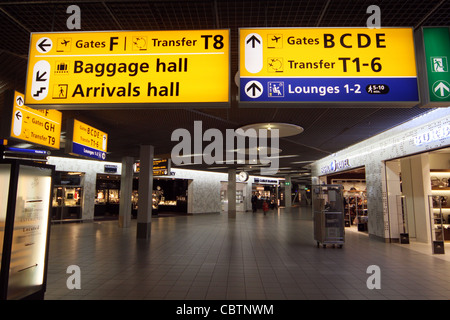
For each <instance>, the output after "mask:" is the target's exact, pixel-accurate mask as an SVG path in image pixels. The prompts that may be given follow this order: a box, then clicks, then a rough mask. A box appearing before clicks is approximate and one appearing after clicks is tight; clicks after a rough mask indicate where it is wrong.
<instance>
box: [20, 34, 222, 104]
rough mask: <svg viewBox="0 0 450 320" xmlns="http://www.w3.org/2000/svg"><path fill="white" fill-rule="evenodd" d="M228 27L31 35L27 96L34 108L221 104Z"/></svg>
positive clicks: (26, 98) (27, 101)
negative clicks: (217, 28) (218, 28)
mask: <svg viewBox="0 0 450 320" xmlns="http://www.w3.org/2000/svg"><path fill="white" fill-rule="evenodd" d="M229 79H230V67H229V30H188V31H186V30H183V31H107V32H71V33H46V34H44V33H33V34H32V35H31V43H30V50H29V61H28V71H27V85H26V94H25V100H26V101H25V102H26V103H27V104H29V105H32V106H35V107H40V108H58V109H111V108H126V107H133V108H153V107H170V106H174V107H190V106H192V107H197V108H198V107H199V104H204V106H208V107H216V106H218V107H224V106H225V107H226V106H228V105H229V102H230V94H229V83H230V81H229Z"/></svg>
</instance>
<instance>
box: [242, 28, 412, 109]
mask: <svg viewBox="0 0 450 320" xmlns="http://www.w3.org/2000/svg"><path fill="white" fill-rule="evenodd" d="M239 33H240V36H239V41H240V42H239V48H240V54H239V58H240V61H239V66H240V68H239V75H240V78H239V81H240V93H239V97H240V102H243V103H246V106H251V103H254V102H258V103H271V102H274V103H277V104H280V103H297V105H298V103H321V104H322V105H324V106H327V105H328V104H329V103H344V104H345V105H346V106H353V107H354V106H358V107H360V106H361V107H364V106H371V107H373V106H374V105H378V106H391V107H412V106H414V105H417V104H418V101H419V94H418V86H417V81H418V80H417V71H416V61H415V52H414V37H413V31H412V29H411V28H381V29H368V28H314V29H307V28H287V29H282V28H279V29H265V28H261V29H240V30H239ZM254 105H255V106H256V105H260V104H254ZM291 106H292V104H291ZM317 106H319V105H317Z"/></svg>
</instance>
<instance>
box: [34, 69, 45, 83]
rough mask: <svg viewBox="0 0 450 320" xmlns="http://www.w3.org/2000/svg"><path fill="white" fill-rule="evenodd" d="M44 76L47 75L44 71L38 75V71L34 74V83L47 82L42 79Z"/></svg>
mask: <svg viewBox="0 0 450 320" xmlns="http://www.w3.org/2000/svg"><path fill="white" fill-rule="evenodd" d="M46 74H47V71H44V73H43V74H39V70H38V72H36V81H47V79H43V78H44V76H45V75H46Z"/></svg>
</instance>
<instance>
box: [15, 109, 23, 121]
mask: <svg viewBox="0 0 450 320" xmlns="http://www.w3.org/2000/svg"><path fill="white" fill-rule="evenodd" d="M16 118H17V120H20V118H22V113H21V112H20V111H17V112H16Z"/></svg>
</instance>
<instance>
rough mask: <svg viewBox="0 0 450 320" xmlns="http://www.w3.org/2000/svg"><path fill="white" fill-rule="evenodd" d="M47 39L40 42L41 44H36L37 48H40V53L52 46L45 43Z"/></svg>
mask: <svg viewBox="0 0 450 320" xmlns="http://www.w3.org/2000/svg"><path fill="white" fill-rule="evenodd" d="M46 42H47V38H45V39H44V40H42V41H41V43H39V44H38V47H39V48H41V50H42V51H44V52H47V49H45V47H51V46H52V45H51V44H50V43H46Z"/></svg>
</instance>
